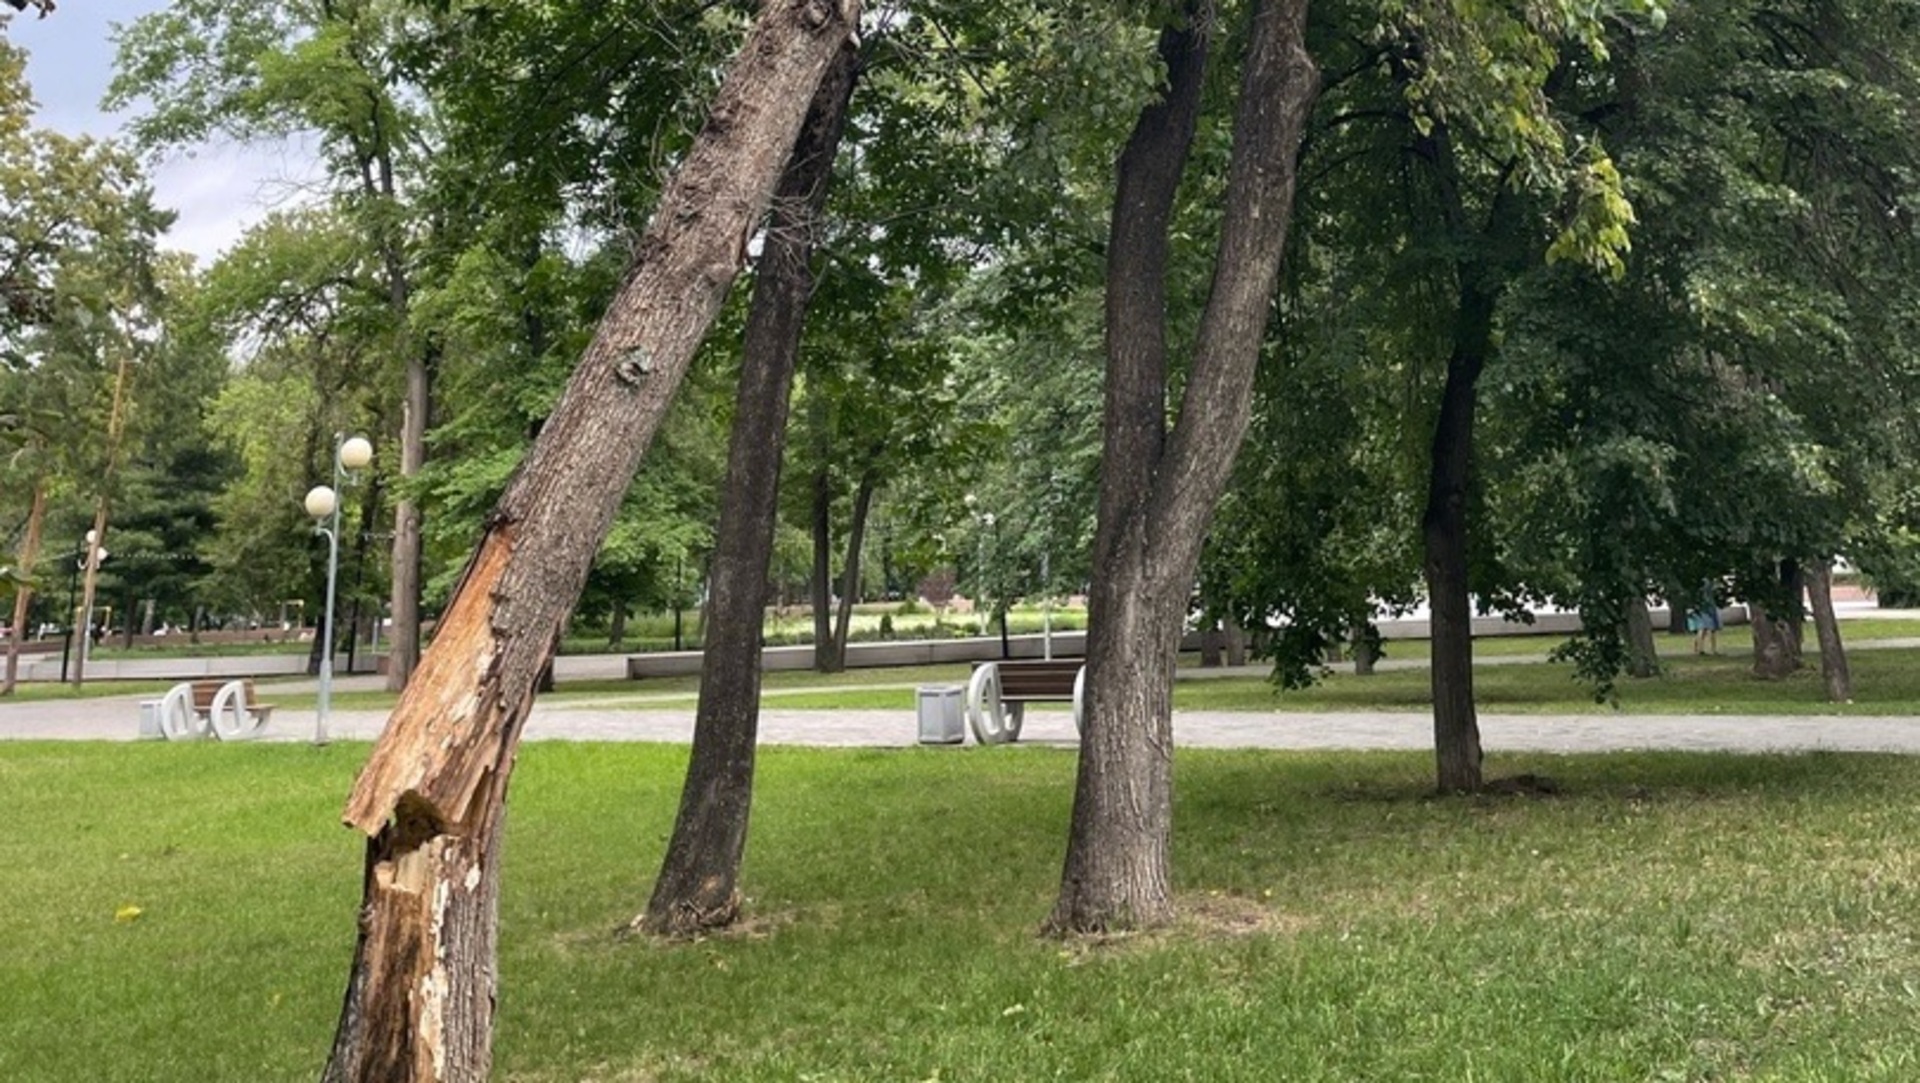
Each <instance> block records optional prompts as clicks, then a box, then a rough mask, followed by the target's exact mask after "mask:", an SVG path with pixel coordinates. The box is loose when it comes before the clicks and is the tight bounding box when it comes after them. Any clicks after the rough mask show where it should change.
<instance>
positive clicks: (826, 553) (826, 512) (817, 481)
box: [807, 399, 846, 673]
mask: <svg viewBox="0 0 1920 1083" xmlns="http://www.w3.org/2000/svg"><path fill="white" fill-rule="evenodd" d="M812 408H813V409H816V410H818V409H821V406H820V404H819V400H818V399H816V400H814V402H813V404H812ZM814 431H815V432H818V433H825V432H826V427H825V425H824V423H822V424H820V425H817V426H815V429H814ZM822 442H823V443H824V437H823V440H822ZM811 515H812V522H813V579H812V581H811V582H810V583H808V584H807V596H808V597H809V598H810V599H812V603H813V604H812V609H813V668H814V669H815V670H817V671H818V672H821V673H838V672H840V671H841V670H842V669H845V668H846V659H845V658H843V657H842V656H841V654H840V650H839V644H837V643H835V642H834V640H833V472H832V470H831V469H830V468H829V467H828V465H827V449H826V448H825V447H824V446H823V447H821V449H820V463H819V465H818V466H816V467H814V469H813V502H812V504H811Z"/></svg>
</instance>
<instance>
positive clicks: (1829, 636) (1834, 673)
mask: <svg viewBox="0 0 1920 1083" xmlns="http://www.w3.org/2000/svg"><path fill="white" fill-rule="evenodd" d="M1807 600H1808V601H1809V602H1810V603H1811V604H1812V608H1813V633H1814V635H1815V636H1817V637H1818V639H1819V642H1820V676H1821V677H1822V678H1823V679H1824V680H1825V681H1826V683H1827V702H1829V703H1852V702H1853V670H1852V667H1850V666H1848V665H1847V648H1846V645H1845V644H1844V643H1842V642H1841V640H1840V621H1839V620H1838V619H1837V618H1836V616H1835V614H1834V612H1833V565H1832V564H1831V563H1829V562H1828V561H1825V560H1816V561H1814V562H1813V563H1812V565H1810V566H1809V567H1808V569H1807Z"/></svg>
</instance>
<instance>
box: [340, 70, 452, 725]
mask: <svg viewBox="0 0 1920 1083" xmlns="http://www.w3.org/2000/svg"><path fill="white" fill-rule="evenodd" d="M369 74H372V73H369ZM380 105H381V103H379V102H375V103H374V106H375V107H374V109H373V110H372V113H371V117H372V127H371V130H370V131H368V132H367V133H365V134H364V135H360V136H357V137H356V138H355V142H356V146H355V154H356V156H357V158H358V159H359V162H360V182H361V188H362V190H363V192H364V194H365V195H366V196H367V197H368V199H369V201H371V202H375V203H376V204H381V205H384V206H385V208H386V210H387V211H388V213H387V214H386V215H385V217H384V218H383V220H382V221H381V222H380V223H379V224H378V225H377V226H376V227H375V228H376V231H377V234H376V238H375V239H376V243H377V244H378V245H379V248H380V260H381V266H382V270H383V272H384V274H385V275H386V280H387V281H386V285H387V307H388V310H389V311H390V312H391V314H392V317H393V320H394V326H395V328H396V329H397V330H396V334H398V335H399V338H400V341H401V342H402V343H403V346H402V349H403V350H404V351H405V356H406V368H405V385H406V386H405V392H404V397H403V398H402V399H401V402H400V478H401V481H402V486H401V492H403V493H405V492H408V491H409V490H408V489H407V487H406V485H405V482H406V481H408V480H410V479H411V478H413V477H414V476H415V475H417V474H418V473H419V472H420V468H421V467H422V466H423V465H425V464H426V460H427V425H428V422H429V420H430V414H431V411H432V403H433V392H432V369H433V363H434V360H435V354H436V353H437V351H438V347H437V346H436V345H434V344H433V343H432V342H430V341H429V342H421V341H417V340H416V339H415V338H414V337H413V336H412V335H411V334H409V333H408V331H407V328H408V325H409V322H410V319H411V309H412V307H413V300H412V297H413V283H412V280H411V278H410V277H409V275H408V273H407V256H406V239H405V237H404V236H403V235H402V233H401V231H400V227H399V220H400V216H399V214H398V213H397V209H398V206H399V201H400V197H399V185H398V182H397V181H396V179H395V176H394V166H393V160H394V159H393V150H394V143H395V136H394V133H392V132H390V131H388V130H387V125H386V124H385V123H384V121H383V117H384V115H385V114H384V112H383V110H382V109H381V108H380ZM420 553H421V541H420V506H419V505H418V504H417V503H415V502H414V500H413V498H412V497H411V496H402V497H401V498H400V500H399V501H397V502H396V503H395V505H394V512H393V557H392V565H391V567H392V588H393V592H392V596H391V597H392V609H393V635H392V636H391V638H390V639H389V640H388V646H387V691H389V692H398V691H400V690H401V689H403V688H405V687H406V686H407V682H408V681H409V680H411V679H412V677H413V671H414V668H415V667H416V666H418V665H419V662H420V593H421V579H420Z"/></svg>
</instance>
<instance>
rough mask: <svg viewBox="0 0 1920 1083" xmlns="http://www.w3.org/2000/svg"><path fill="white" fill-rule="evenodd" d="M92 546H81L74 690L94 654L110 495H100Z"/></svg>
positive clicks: (92, 534) (95, 507)
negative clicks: (95, 612) (97, 594)
mask: <svg viewBox="0 0 1920 1083" xmlns="http://www.w3.org/2000/svg"><path fill="white" fill-rule="evenodd" d="M87 537H89V538H92V539H94V540H93V541H91V542H82V543H81V544H82V546H83V547H84V548H85V550H86V552H84V553H82V554H81V555H80V559H81V563H82V565H83V566H84V570H82V571H81V573H80V614H81V615H80V642H79V643H78V644H77V645H76V646H75V649H74V652H73V686H74V687H75V688H79V687H81V686H82V685H83V684H84V683H85V681H86V675H87V657H88V655H89V654H91V653H92V648H93V643H94V636H93V603H94V594H95V592H96V589H97V588H98V587H99V584H100V551H101V550H102V549H104V548H105V547H106V542H107V495H106V493H105V492H102V493H101V494H100V497H99V499H98V500H97V501H95V502H94V506H93V529H92V530H89V531H88V532H87Z"/></svg>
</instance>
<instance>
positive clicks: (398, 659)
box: [387, 357, 428, 692]
mask: <svg viewBox="0 0 1920 1083" xmlns="http://www.w3.org/2000/svg"><path fill="white" fill-rule="evenodd" d="M426 372H427V366H426V361H425V360H424V359H422V358H417V357H410V358H408V360H407V397H406V401H405V403H404V404H403V408H402V409H401V411H400V478H401V480H402V482H403V484H402V486H401V490H400V491H402V492H406V491H408V490H407V489H406V487H405V485H404V482H405V481H406V479H408V478H411V477H413V476H414V475H415V474H418V473H419V472H420V467H421V466H422V465H423V464H424V463H425V462H426V447H427V406H428V392H427V375H426ZM392 573H393V583H392V586H393V591H392V595H391V599H392V609H393V631H392V634H391V635H389V636H388V638H387V691H389V692H398V691H400V690H401V689H403V688H405V687H406V686H407V682H408V681H410V680H412V679H413V671H414V668H415V667H416V666H417V665H418V664H419V661H420V506H419V505H418V504H416V503H415V502H414V501H413V500H412V498H410V497H402V498H401V499H400V500H398V501H396V502H395V504H394V508H393V563H392Z"/></svg>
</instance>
